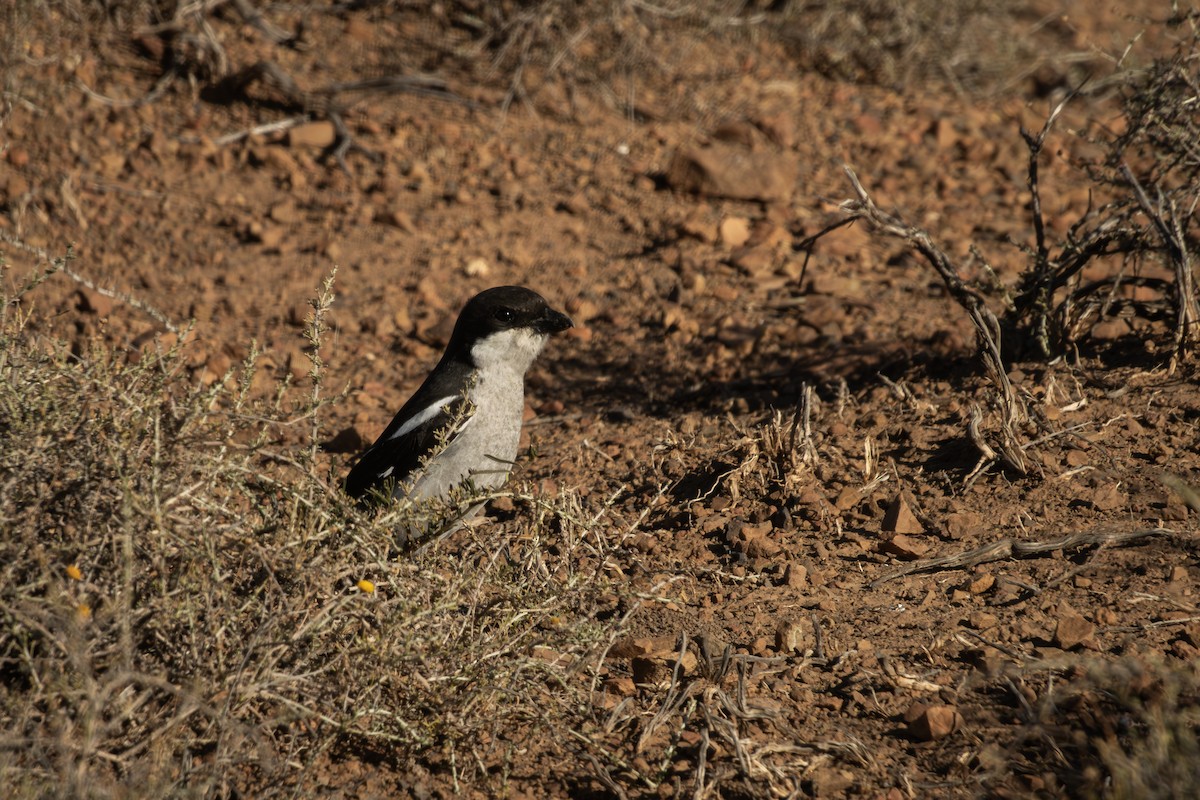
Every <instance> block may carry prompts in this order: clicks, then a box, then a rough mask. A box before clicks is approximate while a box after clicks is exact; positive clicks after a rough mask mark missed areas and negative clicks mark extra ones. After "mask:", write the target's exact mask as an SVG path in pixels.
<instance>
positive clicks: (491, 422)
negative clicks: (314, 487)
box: [346, 286, 572, 536]
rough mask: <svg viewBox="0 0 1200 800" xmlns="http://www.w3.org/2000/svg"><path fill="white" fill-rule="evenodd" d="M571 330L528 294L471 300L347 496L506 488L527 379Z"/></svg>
mask: <svg viewBox="0 0 1200 800" xmlns="http://www.w3.org/2000/svg"><path fill="white" fill-rule="evenodd" d="M571 325H572V323H571V319H570V318H569V317H568V316H567V315H566V314H563V313H561V312H559V311H555V310H554V309H552V308H550V306H549V305H548V304H547V303H546V301H545V299H544V298H543V297H542V296H541V295H540V294H538V293H537V292H535V291H533V290H531V289H526V288H524V287H522V286H500V287H497V288H494V289H488V290H487V291H484V292H481V293H479V294H477V295H475V297H473V298H471V300H470V301H469V302H468V303H467V304H466V306H465V307H464V308H463V310H462V312H461V313H460V314H459V315H458V321H457V322H456V323H455V324H454V333H453V334H452V335H451V336H450V343H449V344H448V345H447V346H446V352H445V353H444V354H443V355H442V359H441V361H439V362H438V364H437V366H436V367H434V369H433V372H431V373H429V377H427V378H426V379H425V382H424V383H423V384H421V388H419V389H417V391H416V394H414V395H413V396H412V397H411V398H409V401H408V402H407V403H405V404H404V407H403V408H401V409H400V411H399V412H397V414H396V416H395V417H394V418H393V419H392V422H391V424H390V425H388V426H387V428H386V429H385V430H384V432H383V433H382V434H380V436H379V438H378V439H377V440H376V441H375V444H373V445H371V447H370V448H368V449H367V450H366V452H364V453H363V454H362V456H361V457H359V459H358V462H357V463H356V464H355V465H354V467H353V468H352V469H351V470H350V474H349V475H348V476H347V477H346V492H347V494H349V495H350V496H351V497H354V498H358V499H360V500H364V501H367V500H372V499H385V498H387V497H388V496H391V497H393V498H400V499H404V498H407V499H411V500H414V501H423V500H431V499H443V500H444V499H447V498H449V497H450V496H451V495H452V494H454V493H455V492H459V491H461V490H462V489H463V488H464V487H466V488H467V489H468V490H469V489H471V488H473V489H489V488H494V487H497V486H500V485H501V484H503V483H504V482H505V481H506V480H507V479H508V473H509V470H511V468H512V464H513V461H514V460H515V459H516V457H517V449H518V442H519V440H520V436H521V421H522V415H523V412H524V409H525V373H526V371H527V370H528V369H529V367H530V365H532V364H533V361H534V359H535V358H537V355H538V353H540V352H541V350H542V347H543V346H544V345H545V344H546V340H547V339H548V338H549V337H550V336H551V335H552V334H555V333H559V332H560V331H564V330H566V329H567V328H570V327H571ZM477 508H478V506H476V507H475V508H473V509H471V511H469V512H467V513H468V514H470V513H473V512H474V511H475V510H477ZM408 533H409V534H410V536H415V535H417V533H418V532H417V531H412V530H410V531H409V532H408Z"/></svg>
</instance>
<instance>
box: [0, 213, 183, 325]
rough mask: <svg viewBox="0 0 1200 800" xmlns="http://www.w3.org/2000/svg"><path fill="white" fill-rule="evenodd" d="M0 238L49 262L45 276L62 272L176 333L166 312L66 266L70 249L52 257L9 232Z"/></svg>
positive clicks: (70, 255) (71, 254) (69, 259)
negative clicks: (59, 255)
mask: <svg viewBox="0 0 1200 800" xmlns="http://www.w3.org/2000/svg"><path fill="white" fill-rule="evenodd" d="M0 239H3V240H4V241H6V242H8V243H9V244H11V245H13V246H14V247H18V248H20V249H22V250H24V251H25V252H27V253H30V254H32V255H35V256H37V257H38V258H40V259H42V260H43V261H44V262H46V263H47V264H49V265H50V269H49V270H48V271H47V273H46V276H45V277H49V276H50V275H52V274H54V273H55V272H61V273H62V274H64V275H66V276H67V277H68V278H70V279H71V280H73V281H75V282H76V283H78V284H80V285H82V286H86V287H87V288H89V289H91V290H92V291H93V292H96V293H97V294H102V295H104V296H105V297H109V298H112V299H113V300H120V301H121V302H122V303H125V304H126V305H129V306H132V307H134V308H136V309H137V310H139V311H141V312H143V313H144V314H147V315H148V316H150V317H153V318H154V320H155V321H156V322H158V323H159V324H160V325H162V326H163V327H164V328H166V329H167V330H168V331H170V332H171V333H176V334H177V333H179V330H180V329H179V326H178V325H176V324H175V323H174V322H172V321H171V320H170V318H168V317H167V315H166V314H164V313H163V312H161V311H159V310H158V309H157V308H154V307H153V306H151V305H149V304H148V303H144V302H142V301H141V300H139V299H137V298H136V297H134V296H133V295H130V294H126V293H124V292H118V291H116V290H115V289H107V288H105V287H103V286H100V285H98V284H96V282H95V281H93V280H91V279H90V278H88V277H85V276H84V275H81V274H80V273H78V272H76V271H75V270H73V269H71V267H70V266H68V264H69V262H70V261H71V260H72V259H74V257H75V256H74V254H73V253H71V252H70V251H68V253H67V256H66V257H64V258H53V257H51V255H50V254H49V253H47V252H46V251H45V250H43V249H42V248H40V247H34V246H33V245H29V244H26V243H25V242H23V241H21V240H20V239H18V238H17V237H15V236H13V235H12V234H10V233H7V232H6V231H2V230H0ZM44 279H45V278H43V279H42V280H44ZM39 282H40V281H39Z"/></svg>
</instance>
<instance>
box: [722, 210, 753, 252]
mask: <svg viewBox="0 0 1200 800" xmlns="http://www.w3.org/2000/svg"><path fill="white" fill-rule="evenodd" d="M720 233H721V243H722V244H724V245H726V246H727V247H741V246H742V245H744V244H745V243H746V242H747V241H749V239H750V220H748V219H746V218H745V217H726V218H725V219H723V220H722V221H721V228H720Z"/></svg>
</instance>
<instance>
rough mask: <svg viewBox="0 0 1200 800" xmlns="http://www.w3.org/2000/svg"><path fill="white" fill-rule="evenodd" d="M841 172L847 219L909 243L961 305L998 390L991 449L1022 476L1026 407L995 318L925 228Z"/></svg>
mask: <svg viewBox="0 0 1200 800" xmlns="http://www.w3.org/2000/svg"><path fill="white" fill-rule="evenodd" d="M845 171H846V176H847V177H848V178H849V179H850V184H851V186H853V188H854V193H855V194H856V195H857V196H858V199H857V200H847V201H846V202H844V203H842V210H843V211H845V212H846V213H847V214H848V215H849V217H848V218H849V219H850V220H855V219H865V220H866V221H867V222H868V223H870V225H871V226H872V227H874V228H875V229H876V230H877V231H879V232H881V233H885V234H887V235H889V236H895V237H897V238H900V239H903V240H904V241H906V242H908V243H909V244H910V245H912V246H913V247H914V248H915V249H916V250H917V252H919V253H920V254H921V255H923V256H924V257H925V259H926V260H927V261H929V263H930V265H931V266H932V267H933V268H934V270H935V271H936V272H937V273H938V275H939V276H941V278H942V282H943V283H944V284H945V285H946V289H947V291H949V292H950V296H951V297H953V298H954V300H955V302H957V303H958V304H959V305H960V306H962V307H963V308H964V309H965V310H966V312H967V315H968V316H969V317H970V319H971V324H972V325H974V326H975V336H976V339H977V341H978V344H979V349H980V355H981V357H982V359H983V365H984V368H985V369H986V370H987V373H988V377H989V378H991V380H992V383H993V384H994V385H995V387H996V389H997V391H998V393H999V398H998V402H999V405H1000V416H1001V421H1000V431H999V441H998V442H997V444H996V447H995V449H994V452H997V453H998V454H999V456H1000V458H1001V459H1002V460H1003V461H1004V462H1005V463H1006V464H1008V466H1009V467H1011V468H1012V469H1013V470H1015V471H1016V472H1017V473H1019V474H1021V475H1024V474H1025V473H1026V466H1025V456H1024V454H1023V448H1022V446H1021V442H1020V439H1019V437H1018V435H1017V427H1018V426H1019V425H1020V424H1022V423H1024V422H1025V420H1026V419H1027V418H1028V411H1027V410H1026V408H1025V403H1024V402H1023V401H1022V400H1021V398H1020V397H1019V396H1018V395H1017V393H1016V391H1015V390H1014V389H1013V386H1012V383H1011V382H1010V381H1009V379H1008V372H1007V371H1006V370H1005V369H1004V360H1003V357H1002V355H1001V350H1000V322H999V320H997V319H996V315H995V314H993V313H992V310H991V309H990V308H988V307H987V304H986V303H985V302H984V300H983V298H982V297H981V296H980V295H979V293H978V292H976V291H975V290H973V289H971V288H970V287H969V286H967V284H966V283H965V282H964V281H963V279H962V278H960V277H959V275H958V271H957V270H956V269H955V268H954V264H953V262H951V261H950V257H949V256H947V255H946V253H945V252H944V251H943V250H942V249H941V248H940V247H938V246H937V245H936V244H935V243H934V241H933V238H932V237H931V236H930V235H929V234H928V233H927V232H926V231H924V230H922V229H921V228H917V227H915V226H913V225H909V224H907V223H906V222H904V221H903V220H901V219H899V218H898V217H894V216H892V215H890V214H887V213H885V212H883V211H881V210H880V209H879V207H878V206H876V205H875V202H874V201H873V200H872V199H871V197H870V195H868V194H867V190H866V189H864V188H863V185H862V183H860V182H859V180H858V176H857V175H855V174H854V170H852V169H851V168H850V167H848V166H847V167H845ZM972 440H973V441H976V442H978V441H980V438H978V437H974V436H973V437H972ZM989 450H991V448H989ZM984 453H985V456H987V455H988V451H984ZM977 469H978V468H977Z"/></svg>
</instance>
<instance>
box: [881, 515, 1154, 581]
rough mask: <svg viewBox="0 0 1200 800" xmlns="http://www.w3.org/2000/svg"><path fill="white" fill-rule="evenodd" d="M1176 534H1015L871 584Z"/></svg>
mask: <svg viewBox="0 0 1200 800" xmlns="http://www.w3.org/2000/svg"><path fill="white" fill-rule="evenodd" d="M1174 534H1175V531H1172V530H1168V529H1166V528H1149V529H1147V530H1142V531H1084V532H1082V533H1072V534H1069V535H1067V536H1063V537H1061V538H1059V539H1051V540H1050V541H1045V542H1022V541H1018V540H1016V539H1012V538H1007V539H1001V540H1000V541H998V542H992V543H991V544H986V545H984V546H983V547H977V548H975V549H974V550H967V551H966V552H964V553H955V554H953V555H948V556H940V557H938V558H930V559H926V560H925V561H915V562H913V563H912V564H908V565H906V566H904V567H901V568H900V569H897V570H894V571H892V572H889V573H888V574H886V575H883V576H882V577H879V578H876V579H875V580H873V581H871V583H870V584H869V585H870V586H871V588H874V587H876V586H878V585H879V584H881V583H884V582H886V581H890V580H895V579H896V578H903V577H904V576H905V575H913V574H916V573H923V572H941V571H944V570H950V569H960V568H962V567H973V566H975V565H977V564H987V563H990V562H992V561H1003V560H1005V559H1009V558H1029V557H1031V556H1038V555H1042V554H1043V553H1052V552H1054V551H1055V550H1078V549H1079V548H1081V547H1092V546H1097V545H1116V544H1128V543H1129V542H1135V541H1139V540H1141V539H1145V538H1147V537H1150V536H1173V535H1174Z"/></svg>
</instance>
